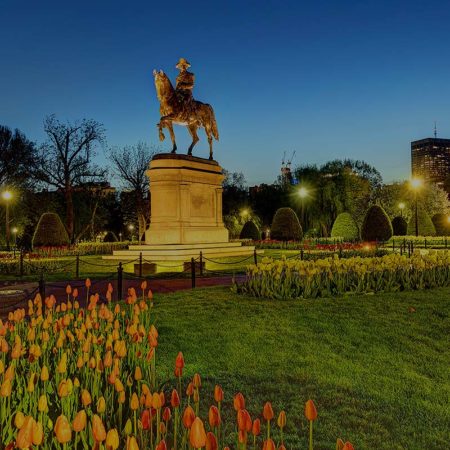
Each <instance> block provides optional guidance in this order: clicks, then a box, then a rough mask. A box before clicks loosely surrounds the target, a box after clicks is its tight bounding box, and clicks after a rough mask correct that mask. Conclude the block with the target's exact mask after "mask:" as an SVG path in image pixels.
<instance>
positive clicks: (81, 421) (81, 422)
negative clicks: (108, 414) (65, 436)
mask: <svg viewBox="0 0 450 450" xmlns="http://www.w3.org/2000/svg"><path fill="white" fill-rule="evenodd" d="M86 422H87V416H86V411H85V410H84V409H82V410H80V411H78V412H77V415H76V416H75V419H73V422H72V427H73V430H74V431H75V432H77V433H79V432H80V431H83V430H84V429H85V428H86Z"/></svg>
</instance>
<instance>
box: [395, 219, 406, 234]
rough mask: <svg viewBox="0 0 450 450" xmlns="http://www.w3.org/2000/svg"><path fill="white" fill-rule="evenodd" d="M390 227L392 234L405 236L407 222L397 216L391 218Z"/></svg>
mask: <svg viewBox="0 0 450 450" xmlns="http://www.w3.org/2000/svg"><path fill="white" fill-rule="evenodd" d="M392 229H393V230H394V236H406V233H407V232H408V222H407V221H406V219H405V218H404V217H401V216H397V217H394V218H393V219H392Z"/></svg>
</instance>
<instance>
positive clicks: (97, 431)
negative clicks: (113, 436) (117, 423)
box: [92, 414, 106, 442]
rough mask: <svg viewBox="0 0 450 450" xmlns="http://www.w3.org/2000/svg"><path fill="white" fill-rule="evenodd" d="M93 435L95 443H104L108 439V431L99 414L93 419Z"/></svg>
mask: <svg viewBox="0 0 450 450" xmlns="http://www.w3.org/2000/svg"><path fill="white" fill-rule="evenodd" d="M92 434H93V435H94V440H95V442H103V441H104V440H105V439H106V430H105V426H104V425H103V422H102V419H100V417H99V416H98V415H97V414H94V417H93V418H92Z"/></svg>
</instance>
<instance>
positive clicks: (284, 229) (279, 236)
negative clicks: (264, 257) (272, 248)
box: [270, 208, 303, 241]
mask: <svg viewBox="0 0 450 450" xmlns="http://www.w3.org/2000/svg"><path fill="white" fill-rule="evenodd" d="M270 236H271V237H272V239H276V240H279V241H301V240H302V237H303V230H302V227H301V225H300V222H299V220H298V217H297V214H295V211H294V210H293V209H292V208H279V209H278V210H277V211H276V212H275V215H274V216H273V220H272V227H271V229H270Z"/></svg>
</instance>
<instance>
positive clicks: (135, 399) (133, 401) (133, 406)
mask: <svg viewBox="0 0 450 450" xmlns="http://www.w3.org/2000/svg"><path fill="white" fill-rule="evenodd" d="M130 407H131V409H132V410H133V411H136V409H138V408H139V398H138V396H137V395H136V392H133V395H132V396H131V402H130Z"/></svg>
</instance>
